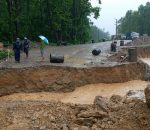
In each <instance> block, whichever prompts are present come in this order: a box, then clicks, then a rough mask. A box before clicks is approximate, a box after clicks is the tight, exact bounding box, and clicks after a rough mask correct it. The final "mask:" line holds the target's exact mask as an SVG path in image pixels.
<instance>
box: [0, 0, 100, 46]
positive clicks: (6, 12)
mask: <svg viewBox="0 0 150 130" xmlns="http://www.w3.org/2000/svg"><path fill="white" fill-rule="evenodd" d="M99 11H100V9H99V8H98V7H92V6H91V3H90V0H1V1H0V38H2V39H0V40H1V41H10V42H12V41H13V40H15V38H16V37H20V38H23V37H24V36H27V37H28V38H30V39H32V40H37V38H38V35H40V34H42V35H45V36H46V37H48V39H49V40H50V42H52V43H56V42H58V41H61V40H62V41H68V42H73V43H75V42H78V43H83V42H86V41H88V40H89V39H90V20H89V18H88V16H90V15H91V14H93V15H94V17H95V18H98V16H99Z"/></svg>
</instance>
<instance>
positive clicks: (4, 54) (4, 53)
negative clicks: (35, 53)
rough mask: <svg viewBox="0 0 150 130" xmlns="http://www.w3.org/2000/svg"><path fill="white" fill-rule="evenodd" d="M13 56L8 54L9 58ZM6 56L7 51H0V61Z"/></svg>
mask: <svg viewBox="0 0 150 130" xmlns="http://www.w3.org/2000/svg"><path fill="white" fill-rule="evenodd" d="M12 55H13V53H12V52H10V53H9V56H10V57H11V56H12ZM7 56H8V50H0V60H2V59H4V58H6V57H7Z"/></svg>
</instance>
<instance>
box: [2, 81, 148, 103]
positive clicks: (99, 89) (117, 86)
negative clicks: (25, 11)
mask: <svg viewBox="0 0 150 130" xmlns="http://www.w3.org/2000/svg"><path fill="white" fill-rule="evenodd" d="M148 83H149V82H146V81H141V80H134V81H129V82H126V83H114V84H102V83H100V84H91V85H86V86H83V87H79V88H77V89H76V90H75V91H74V92H70V93H50V92H41V93H28V94H26V93H19V94H13V95H9V96H4V97H1V98H0V101H14V100H15V101H16V100H18V99H19V100H22V101H25V100H36V101H37V100H44V101H52V100H54V101H62V102H64V103H78V104H92V103H93V101H94V99H95V96H103V97H111V96H112V95H113V94H116V95H121V96H124V95H125V94H126V93H127V92H128V91H129V90H144V89H145V88H146V86H147V84H148Z"/></svg>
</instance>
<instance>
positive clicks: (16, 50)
mask: <svg viewBox="0 0 150 130" xmlns="http://www.w3.org/2000/svg"><path fill="white" fill-rule="evenodd" d="M21 47H22V45H21V42H20V38H17V40H16V42H14V44H13V51H14V54H15V61H16V62H17V63H20V51H21Z"/></svg>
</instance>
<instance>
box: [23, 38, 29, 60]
mask: <svg viewBox="0 0 150 130" xmlns="http://www.w3.org/2000/svg"><path fill="white" fill-rule="evenodd" d="M29 47H30V41H29V40H28V39H27V37H24V41H23V49H24V53H25V54H26V58H28V56H29Z"/></svg>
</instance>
